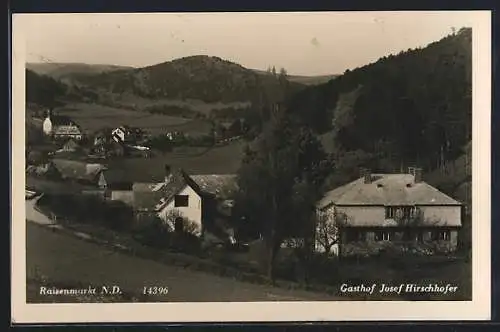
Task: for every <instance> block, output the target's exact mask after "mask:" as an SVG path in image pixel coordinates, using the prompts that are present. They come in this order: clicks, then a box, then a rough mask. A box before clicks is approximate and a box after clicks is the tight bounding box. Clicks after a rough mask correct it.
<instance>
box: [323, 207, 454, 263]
mask: <svg viewBox="0 0 500 332" xmlns="http://www.w3.org/2000/svg"><path fill="white" fill-rule="evenodd" d="M420 209H421V210H422V212H423V217H424V222H425V223H426V225H427V227H426V228H418V231H417V228H413V229H412V231H411V232H412V238H413V239H414V241H403V235H404V231H405V230H404V229H397V228H395V227H388V226H387V223H384V221H385V208H384V207H382V206H330V207H328V208H327V209H325V210H324V211H321V212H320V213H326V214H328V215H334V213H336V215H337V216H339V215H342V214H344V215H345V217H346V219H345V220H346V222H347V224H348V225H349V226H353V227H352V228H356V229H358V230H359V231H360V232H362V233H363V234H364V235H363V236H364V240H361V241H355V242H347V237H346V232H340V237H339V242H340V245H339V247H338V248H337V247H336V246H335V247H333V248H332V249H331V250H332V252H331V254H334V255H342V256H349V255H356V254H360V255H367V254H375V253H378V252H380V251H381V250H384V249H387V248H388V247H394V246H397V247H400V249H402V250H405V248H407V249H408V250H418V251H422V250H424V251H425V250H427V251H428V252H449V251H454V250H456V248H457V238H458V227H460V226H461V221H460V220H461V219H460V218H461V207H460V206H421V207H420ZM332 220H333V218H332ZM382 225H385V227H380V226H382ZM375 226H379V227H378V228H377V227H375ZM381 230H388V231H392V232H393V238H392V239H391V241H376V239H375V234H376V232H377V231H381ZM439 230H448V231H449V234H450V239H449V240H441V241H439V240H433V238H432V234H433V232H436V231H439ZM417 233H421V238H422V241H418V242H417V241H416V238H417ZM315 248H316V251H317V252H324V251H325V250H324V248H323V246H321V244H320V243H319V242H318V241H315Z"/></svg>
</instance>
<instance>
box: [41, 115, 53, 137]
mask: <svg viewBox="0 0 500 332" xmlns="http://www.w3.org/2000/svg"><path fill="white" fill-rule="evenodd" d="M43 133H44V134H45V135H50V134H52V121H50V118H49V117H46V118H45V120H43Z"/></svg>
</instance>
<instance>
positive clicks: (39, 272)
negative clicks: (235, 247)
mask: <svg viewBox="0 0 500 332" xmlns="http://www.w3.org/2000/svg"><path fill="white" fill-rule="evenodd" d="M26 232H27V233H26V277H27V302H31V303H33V302H54V301H57V302H68V301H71V302H80V301H83V302H95V300H94V301H92V299H88V298H81V299H71V298H60V297H57V298H55V299H54V298H43V299H42V298H41V296H40V294H39V287H40V286H42V285H46V286H47V287H50V286H59V287H83V288H86V287H88V286H92V287H98V288H100V287H101V286H103V285H108V286H111V285H116V286H118V287H120V290H122V291H123V292H124V293H125V294H124V295H126V296H125V298H123V297H122V298H120V299H115V300H118V301H120V300H122V301H123V300H127V299H132V298H139V299H140V300H141V301H147V302H165V301H168V302H186V301H188V302H200V301H201V302H213V301H280V300H281V301H286V300H298V301H300V300H310V301H311V300H335V298H334V297H333V296H331V295H323V294H317V293H311V292H306V291H301V290H285V289H279V288H275V287H272V286H264V285H255V284H251V283H245V282H241V281H236V280H233V279H231V278H223V277H219V276H215V275H211V274H208V273H202V272H195V271H189V270H185V269H183V268H181V267H177V266H169V265H165V264H162V263H158V262H155V261H153V260H147V259H143V258H139V257H134V256H130V255H126V254H122V253H118V252H116V251H113V250H110V249H106V248H104V247H102V246H100V245H97V244H93V243H89V242H86V241H83V240H80V239H76V238H73V237H71V236H69V235H65V234H61V233H57V232H54V231H51V230H49V229H46V228H44V227H42V226H39V225H35V224H33V223H30V222H28V223H27V225H26ZM146 286H157V287H167V288H168V294H158V295H147V296H144V295H143V288H144V287H146ZM129 301H130V300H129Z"/></svg>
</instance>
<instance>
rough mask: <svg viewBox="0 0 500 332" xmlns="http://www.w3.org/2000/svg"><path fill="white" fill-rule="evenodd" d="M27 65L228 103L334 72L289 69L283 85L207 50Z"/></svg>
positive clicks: (102, 83)
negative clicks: (136, 64) (139, 63)
mask: <svg viewBox="0 0 500 332" xmlns="http://www.w3.org/2000/svg"><path fill="white" fill-rule="evenodd" d="M26 68H27V69H28V70H31V71H33V72H35V73H37V74H40V75H47V76H50V77H52V78H54V79H57V80H60V81H62V82H64V83H67V84H69V85H76V86H78V87H82V86H86V87H87V88H88V89H92V90H99V91H109V92H111V93H115V94H123V93H125V94H128V95H137V96H140V97H141V98H150V99H158V98H163V99H174V100H186V99H193V100H201V101H204V102H228V103H230V102H249V101H255V100H257V99H262V98H264V99H266V98H267V99H269V98H272V97H270V96H272V95H280V94H283V93H284V89H287V93H290V94H291V93H295V92H297V91H299V90H301V89H303V88H304V87H305V86H307V85H314V84H319V83H323V82H326V81H328V80H330V79H332V78H334V77H335V75H324V76H299V75H287V77H286V79H287V82H288V83H287V84H286V87H285V86H284V84H283V81H280V79H279V78H278V77H277V76H278V75H276V76H273V75H272V74H271V73H269V72H266V71H261V70H254V69H248V68H245V67H243V66H242V65H239V64H237V63H234V62H231V61H227V60H223V59H221V58H219V57H216V56H208V55H195V56H188V57H183V58H179V59H175V60H172V61H167V62H163V63H159V64H155V65H150V66H146V67H142V68H133V67H127V66H116V65H106V64H102V65H93V64H84V63H28V64H27V65H26ZM263 96H264V97H263Z"/></svg>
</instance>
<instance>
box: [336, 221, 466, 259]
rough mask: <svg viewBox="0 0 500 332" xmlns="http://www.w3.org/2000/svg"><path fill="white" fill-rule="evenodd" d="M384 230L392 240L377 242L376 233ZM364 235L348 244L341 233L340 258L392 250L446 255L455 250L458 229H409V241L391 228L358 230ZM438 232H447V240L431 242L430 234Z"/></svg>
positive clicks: (400, 230)
mask: <svg viewBox="0 0 500 332" xmlns="http://www.w3.org/2000/svg"><path fill="white" fill-rule="evenodd" d="M380 230H384V231H391V232H392V238H391V240H390V241H377V240H376V232H378V231H380ZM359 231H360V232H362V233H364V237H365V239H364V240H361V241H354V242H348V241H347V238H346V236H345V235H346V234H345V232H341V236H340V239H341V240H340V250H339V254H340V255H341V256H352V255H361V256H369V255H373V254H378V253H380V252H382V251H384V250H388V249H392V250H396V251H402V252H413V253H424V254H434V253H448V252H453V251H455V250H456V249H457V242H458V241H457V240H458V229H457V228H449V227H434V228H425V229H415V228H413V229H411V230H410V232H411V239H410V240H405V239H404V238H403V234H404V230H403V229H397V228H392V227H385V228H379V229H375V228H365V229H360V230H359ZM439 231H448V232H449V234H450V238H449V240H433V237H432V234H433V233H434V232H439ZM418 233H420V234H421V241H419V240H417V234H418Z"/></svg>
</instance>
